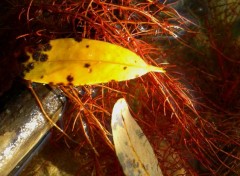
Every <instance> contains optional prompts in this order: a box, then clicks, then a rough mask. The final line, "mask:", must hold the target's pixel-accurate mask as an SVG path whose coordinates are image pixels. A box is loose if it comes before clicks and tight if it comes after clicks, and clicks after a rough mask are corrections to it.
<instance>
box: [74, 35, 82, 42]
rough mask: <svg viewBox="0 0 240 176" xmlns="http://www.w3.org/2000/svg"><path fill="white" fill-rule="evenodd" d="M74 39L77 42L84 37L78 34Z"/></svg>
mask: <svg viewBox="0 0 240 176" xmlns="http://www.w3.org/2000/svg"><path fill="white" fill-rule="evenodd" d="M74 40H75V41H76V42H81V41H82V37H81V36H76V37H75V38H74Z"/></svg>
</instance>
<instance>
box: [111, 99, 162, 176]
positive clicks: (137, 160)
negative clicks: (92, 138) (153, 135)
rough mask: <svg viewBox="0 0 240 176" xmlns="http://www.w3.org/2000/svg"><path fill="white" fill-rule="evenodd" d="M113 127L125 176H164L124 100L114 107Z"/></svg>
mask: <svg viewBox="0 0 240 176" xmlns="http://www.w3.org/2000/svg"><path fill="white" fill-rule="evenodd" d="M111 126H112V133H113V141H114V146H115V149H116V154H117V157H118V159H119V161H120V163H121V166H122V167H123V171H124V173H125V175H127V176H130V175H131V176H132V175H140V176H161V175H162V171H161V169H160V167H159V165H158V160H157V158H156V156H155V154H154V151H153V149H152V147H151V145H150V143H149V141H148V139H147V138H146V136H145V135H144V133H143V131H142V130H141V128H140V127H139V125H138V124H137V122H136V121H135V120H134V119H133V117H132V116H131V114H130V112H129V109H128V105H127V103H126V101H125V100H124V99H123V98H122V99H119V100H118V101H117V102H116V104H115V105H114V108H113V112H112V122H111Z"/></svg>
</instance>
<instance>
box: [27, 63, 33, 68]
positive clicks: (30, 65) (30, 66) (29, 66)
mask: <svg viewBox="0 0 240 176" xmlns="http://www.w3.org/2000/svg"><path fill="white" fill-rule="evenodd" d="M27 68H28V69H29V70H32V69H34V64H33V62H30V63H28V64H27Z"/></svg>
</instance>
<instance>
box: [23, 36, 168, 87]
mask: <svg viewBox="0 0 240 176" xmlns="http://www.w3.org/2000/svg"><path fill="white" fill-rule="evenodd" d="M27 55H28V56H29V57H30V58H29V59H28V61H27V62H25V63H24V68H25V69H24V73H23V74H24V79H26V80H31V81H32V82H38V83H45V84H49V83H51V84H62V85H75V86H78V85H91V84H98V83H106V82H109V81H112V80H115V81H124V80H129V79H134V78H136V77H139V76H142V75H144V74H146V73H148V72H150V71H154V72H164V70H163V69H162V68H160V67H154V66H151V65H148V64H147V63H145V62H144V61H143V60H142V59H141V58H140V56H138V55H137V54H135V53H134V52H132V51H130V50H128V49H126V48H123V47H121V46H117V45H114V44H110V43H107V42H103V41H98V40H91V39H82V40H81V41H76V40H75V39H73V38H64V39H55V40H50V42H49V43H47V44H44V45H42V46H39V47H38V48H36V49H34V50H32V51H27Z"/></svg>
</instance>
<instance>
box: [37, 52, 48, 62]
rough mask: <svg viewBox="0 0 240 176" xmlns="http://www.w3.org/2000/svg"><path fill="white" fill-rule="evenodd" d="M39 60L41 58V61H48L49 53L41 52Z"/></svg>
mask: <svg viewBox="0 0 240 176" xmlns="http://www.w3.org/2000/svg"><path fill="white" fill-rule="evenodd" d="M39 60H40V61H41V62H45V61H47V60H48V55H47V54H41V56H40V58H39Z"/></svg>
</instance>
